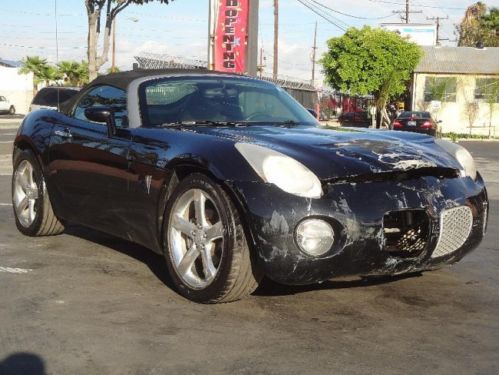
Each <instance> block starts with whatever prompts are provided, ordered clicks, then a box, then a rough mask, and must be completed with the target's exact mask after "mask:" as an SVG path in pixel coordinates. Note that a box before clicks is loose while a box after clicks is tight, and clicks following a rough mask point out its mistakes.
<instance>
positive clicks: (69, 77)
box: [57, 61, 88, 86]
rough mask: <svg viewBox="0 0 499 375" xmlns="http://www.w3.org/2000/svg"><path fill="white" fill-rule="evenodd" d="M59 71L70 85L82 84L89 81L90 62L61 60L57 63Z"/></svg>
mask: <svg viewBox="0 0 499 375" xmlns="http://www.w3.org/2000/svg"><path fill="white" fill-rule="evenodd" d="M57 68H58V71H59V73H60V74H61V76H62V77H63V79H64V82H65V83H66V84H67V85H69V86H82V85H84V84H85V83H87V82H88V63H87V62H86V61H82V62H81V63H79V62H77V61H61V62H60V63H59V64H57Z"/></svg>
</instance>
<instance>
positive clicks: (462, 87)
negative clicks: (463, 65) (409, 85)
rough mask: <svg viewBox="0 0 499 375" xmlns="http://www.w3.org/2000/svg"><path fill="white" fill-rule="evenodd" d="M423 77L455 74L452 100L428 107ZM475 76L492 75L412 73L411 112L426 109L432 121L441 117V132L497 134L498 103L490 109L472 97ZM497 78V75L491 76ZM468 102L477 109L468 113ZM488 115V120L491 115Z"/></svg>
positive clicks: (498, 124)
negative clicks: (473, 113) (455, 80)
mask: <svg viewBox="0 0 499 375" xmlns="http://www.w3.org/2000/svg"><path fill="white" fill-rule="evenodd" d="M426 77H456V79H457V87H456V102H449V103H446V102H442V104H441V108H440V109H432V105H431V103H429V102H425V95H424V92H425V81H426ZM477 78H493V77H491V76H475V75H443V74H438V75H437V74H415V76H414V86H413V102H412V103H413V104H412V107H413V108H412V109H413V110H415V111H429V112H431V113H432V116H433V117H434V118H435V119H436V120H441V121H442V123H441V124H440V126H441V130H442V131H443V132H444V133H449V132H454V133H463V134H476V135H489V132H490V135H496V136H499V103H495V104H494V105H493V107H492V112H491V108H490V106H489V104H488V103H487V102H486V101H485V100H483V99H480V100H476V99H475V85H476V79H477ZM495 78H496V79H499V76H495ZM472 103H476V105H477V108H478V110H477V111H476V114H475V115H474V116H473V115H471V113H472V112H471V109H470V108H472V105H471V104H472ZM491 114H492V121H491V116H490V115H491Z"/></svg>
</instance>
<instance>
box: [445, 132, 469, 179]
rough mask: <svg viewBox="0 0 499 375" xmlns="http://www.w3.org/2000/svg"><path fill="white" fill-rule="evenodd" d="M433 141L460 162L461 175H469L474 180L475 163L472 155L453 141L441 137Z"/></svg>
mask: <svg viewBox="0 0 499 375" xmlns="http://www.w3.org/2000/svg"><path fill="white" fill-rule="evenodd" d="M435 143H436V144H438V145H439V146H440V147H442V148H443V149H444V150H445V151H447V152H448V153H449V154H451V155H453V156H454V157H455V158H456V160H457V161H458V162H459V164H461V167H462V169H461V175H462V176H463V177H466V176H468V177H471V178H472V179H473V180H476V175H477V171H476V165H475V161H474V160H473V156H471V154H470V153H469V151H468V150H466V149H465V148H464V147H462V146H460V145H458V144H455V143H453V142H449V141H446V140H443V139H437V140H435Z"/></svg>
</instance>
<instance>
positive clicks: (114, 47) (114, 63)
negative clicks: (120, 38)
mask: <svg viewBox="0 0 499 375" xmlns="http://www.w3.org/2000/svg"><path fill="white" fill-rule="evenodd" d="M116 21H117V17H114V20H113V25H112V26H113V58H112V62H111V73H114V72H115V70H116Z"/></svg>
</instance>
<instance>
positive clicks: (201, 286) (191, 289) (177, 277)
mask: <svg viewBox="0 0 499 375" xmlns="http://www.w3.org/2000/svg"><path fill="white" fill-rule="evenodd" d="M163 233H164V244H165V258H166V263H167V265H168V269H169V271H170V275H171V278H172V280H173V282H174V284H175V286H176V288H177V290H178V292H179V293H180V294H182V295H183V296H184V297H186V298H188V299H190V300H192V301H195V302H201V303H221V302H231V301H236V300H239V299H241V298H244V297H246V296H248V295H249V294H251V293H252V292H253V291H254V290H255V289H256V288H257V287H258V285H259V283H260V281H261V279H262V277H263V272H262V271H261V267H259V266H258V264H257V262H256V261H255V260H254V259H253V258H252V256H251V255H252V254H251V252H250V249H249V246H248V243H247V241H246V235H245V232H244V228H243V225H242V223H241V220H240V217H239V213H238V210H237V209H236V207H235V206H234V204H233V202H232V200H231V199H230V197H229V196H228V195H227V194H226V193H225V191H224V190H223V189H222V188H221V187H220V186H219V185H218V184H216V183H215V182H214V181H212V180H211V179H209V178H208V177H206V176H205V175H203V174H197V173H196V174H192V175H190V176H188V177H186V178H185V179H184V180H182V181H181V182H180V183H179V185H178V186H177V188H176V189H175V191H174V192H173V194H172V196H171V197H170V199H169V200H168V204H167V207H166V215H165V224H164V231H163Z"/></svg>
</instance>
